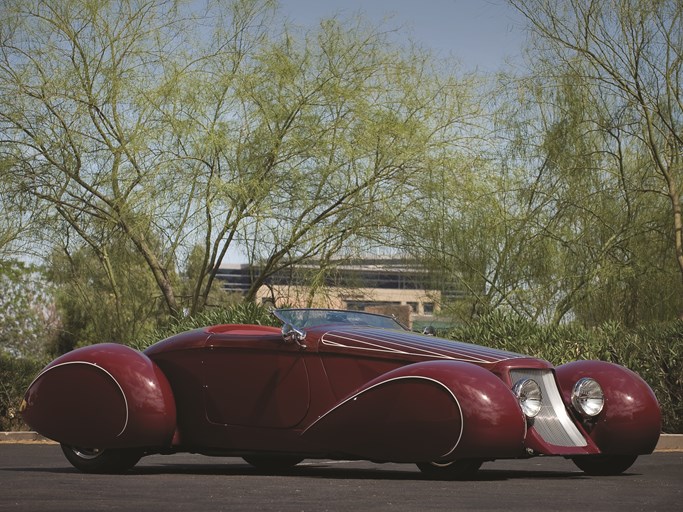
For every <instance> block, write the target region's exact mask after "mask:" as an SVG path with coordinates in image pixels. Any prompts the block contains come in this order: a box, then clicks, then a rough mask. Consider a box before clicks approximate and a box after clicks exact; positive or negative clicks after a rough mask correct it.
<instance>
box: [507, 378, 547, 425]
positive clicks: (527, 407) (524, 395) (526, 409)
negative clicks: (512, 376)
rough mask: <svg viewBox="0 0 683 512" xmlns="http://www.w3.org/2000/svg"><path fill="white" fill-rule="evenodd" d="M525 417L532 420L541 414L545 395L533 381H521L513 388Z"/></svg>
mask: <svg viewBox="0 0 683 512" xmlns="http://www.w3.org/2000/svg"><path fill="white" fill-rule="evenodd" d="M512 392H513V393H514V394H515V396H516V397H517V401H518V402H519V406H520V407H521V408H522V412H523V413H524V416H526V417H527V418H529V419H531V418H534V417H536V415H537V414H538V413H539V412H541V407H542V405H543V393H542V392H541V386H539V384H538V382H536V381H535V380H533V379H520V380H518V381H517V382H516V383H515V385H514V386H513V387H512Z"/></svg>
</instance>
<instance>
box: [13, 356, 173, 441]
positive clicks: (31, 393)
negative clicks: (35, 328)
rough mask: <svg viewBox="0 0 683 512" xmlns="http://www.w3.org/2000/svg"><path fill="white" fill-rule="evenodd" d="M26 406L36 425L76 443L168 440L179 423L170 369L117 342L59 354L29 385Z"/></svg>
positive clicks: (28, 419)
mask: <svg viewBox="0 0 683 512" xmlns="http://www.w3.org/2000/svg"><path fill="white" fill-rule="evenodd" d="M21 409H22V415H23V418H24V421H25V422H26V423H27V424H28V425H29V426H30V427H31V428H33V429H34V430H36V431H37V432H39V433H40V434H42V435H44V436H45V437H47V438H50V439H53V440H55V441H58V442H60V443H64V444H68V445H72V446H80V447H97V448H118V447H158V446H165V445H168V444H169V443H170V442H171V439H172V437H173V434H174V432H175V429H176V407H175V401H174V398H173V392H172V391H171V387H170V385H169V383H168V380H167V379H166V377H165V375H164V374H163V373H162V372H161V370H160V369H159V368H158V367H157V365H156V364H154V362H152V361H151V360H150V359H149V358H148V357H147V356H145V355H144V354H142V353H140V352H137V351H136V350H133V349H131V348H129V347H126V346H124V345H118V344H114V343H103V344H98V345H91V346H88V347H83V348H81V349H77V350H74V351H72V352H69V353H67V354H65V355H63V356H61V357H59V358H58V359H55V360H54V361H53V362H52V363H50V364H49V365H48V366H46V367H45V369H44V370H42V371H41V372H40V374H39V375H38V376H37V377H36V378H35V379H34V381H33V382H32V383H31V385H30V386H29V387H28V390H27V391H26V394H25V396H24V401H23V403H22V407H21Z"/></svg>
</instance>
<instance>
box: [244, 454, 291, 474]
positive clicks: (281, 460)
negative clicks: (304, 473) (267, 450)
mask: <svg viewBox="0 0 683 512" xmlns="http://www.w3.org/2000/svg"><path fill="white" fill-rule="evenodd" d="M244 460H245V461H246V462H248V463H249V464H251V465H252V466H254V467H255V468H256V469H258V470H259V471H264V472H268V473H272V472H277V471H284V470H286V469H289V468H292V467H294V466H296V465H297V464H298V463H299V462H301V461H302V460H304V459H302V458H301V457H297V456H295V455H249V456H247V457H244Z"/></svg>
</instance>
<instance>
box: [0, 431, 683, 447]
mask: <svg viewBox="0 0 683 512" xmlns="http://www.w3.org/2000/svg"><path fill="white" fill-rule="evenodd" d="M2 443H15V444H28V443H45V444H57V443H56V442H55V441H52V440H50V439H48V438H46V437H43V436H41V435H40V434H38V433H37V432H0V444H2ZM655 451H656V452H681V451H683V434H662V435H661V436H659V442H657V446H656V448H655Z"/></svg>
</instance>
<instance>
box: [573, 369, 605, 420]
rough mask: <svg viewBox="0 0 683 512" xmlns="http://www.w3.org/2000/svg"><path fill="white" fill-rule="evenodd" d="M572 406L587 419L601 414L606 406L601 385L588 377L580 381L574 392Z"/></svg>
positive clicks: (575, 385)
mask: <svg viewBox="0 0 683 512" xmlns="http://www.w3.org/2000/svg"><path fill="white" fill-rule="evenodd" d="M572 405H573V406H574V408H575V409H576V410H577V411H579V412H580V413H581V414H583V415H584V416H587V417H593V416H597V415H598V414H600V411H602V408H603V406H604V405H605V394H604V393H603V392H602V388H601V387H600V384H598V383H597V381H595V380H593V379H589V378H587V377H584V378H583V379H579V380H578V381H577V383H576V384H574V389H573V390H572Z"/></svg>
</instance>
